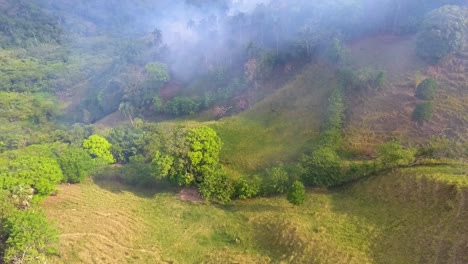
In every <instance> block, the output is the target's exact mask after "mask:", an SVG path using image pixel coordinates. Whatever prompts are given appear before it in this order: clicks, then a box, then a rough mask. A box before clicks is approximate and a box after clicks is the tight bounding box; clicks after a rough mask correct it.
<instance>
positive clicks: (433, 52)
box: [417, 5, 468, 63]
mask: <svg viewBox="0 0 468 264" xmlns="http://www.w3.org/2000/svg"><path fill="white" fill-rule="evenodd" d="M467 19H468V9H467V8H466V7H462V6H449V5H447V6H443V7H441V8H439V9H436V10H434V11H432V12H431V13H429V14H428V15H427V16H426V18H425V19H424V22H423V26H422V28H421V31H420V32H419V35H418V41H417V53H418V55H419V56H421V57H422V58H423V59H426V60H427V61H429V62H433V63H434V62H437V61H438V60H440V59H442V58H443V57H445V56H446V55H448V54H450V53H454V52H458V51H460V50H462V49H463V47H464V45H465V42H466V39H465V38H466V36H465V35H466V30H467Z"/></svg>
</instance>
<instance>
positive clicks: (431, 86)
mask: <svg viewBox="0 0 468 264" xmlns="http://www.w3.org/2000/svg"><path fill="white" fill-rule="evenodd" d="M436 90H437V82H436V81H435V80H433V79H425V80H424V81H422V82H421V83H420V84H419V85H418V87H417V88H416V94H415V96H416V97H417V98H418V99H421V100H434V97H435V95H436Z"/></svg>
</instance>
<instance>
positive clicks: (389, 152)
mask: <svg viewBox="0 0 468 264" xmlns="http://www.w3.org/2000/svg"><path fill="white" fill-rule="evenodd" d="M378 153H379V157H378V162H379V164H380V166H381V167H382V168H394V167H397V166H406V165H409V164H411V163H412V162H414V160H415V154H416V150H415V149H412V148H408V149H405V148H404V147H403V146H402V145H401V144H400V143H399V142H397V141H391V142H388V143H385V144H383V145H382V146H380V148H379V151H378Z"/></svg>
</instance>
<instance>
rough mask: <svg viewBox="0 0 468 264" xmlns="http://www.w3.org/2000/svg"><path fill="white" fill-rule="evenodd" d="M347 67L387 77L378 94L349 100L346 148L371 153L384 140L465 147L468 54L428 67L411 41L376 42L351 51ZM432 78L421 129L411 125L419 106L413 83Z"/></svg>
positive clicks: (373, 39) (364, 42) (375, 39)
mask: <svg viewBox="0 0 468 264" xmlns="http://www.w3.org/2000/svg"><path fill="white" fill-rule="evenodd" d="M350 50H351V61H352V67H353V68H354V69H355V70H358V69H361V68H363V67H371V68H375V69H379V70H383V71H385V72H386V73H387V83H386V85H385V87H384V88H383V89H382V90H381V91H374V92H370V93H366V94H350V95H349V96H348V122H347V126H346V128H345V129H346V132H347V142H348V146H349V148H350V149H353V150H355V151H356V152H358V153H363V154H367V153H371V152H372V151H373V150H374V149H375V146H377V145H378V144H379V143H381V142H383V141H386V140H388V139H389V138H399V139H401V140H402V141H404V142H409V143H415V142H425V141H428V140H429V139H430V138H431V137H432V136H447V137H450V138H453V139H455V140H462V141H465V140H466V137H467V135H468V131H467V128H468V120H467V118H466V113H467V112H468V98H467V94H466V89H467V88H468V84H467V80H466V76H468V60H467V58H468V57H467V52H468V51H465V52H463V53H461V54H457V55H454V56H451V57H448V58H446V59H445V60H443V61H441V62H440V63H439V64H437V65H434V66H430V65H426V64H425V63H423V62H422V61H421V60H420V59H419V58H417V56H416V52H415V51H416V44H415V37H405V38H402V37H396V36H377V37H370V38H366V39H362V40H360V41H357V42H355V43H352V44H351V45H350ZM425 78H434V79H435V80H436V81H437V82H438V84H439V89H438V91H437V95H436V98H435V100H434V116H433V118H432V119H431V120H430V121H429V122H426V123H424V124H418V123H415V122H413V121H412V120H411V116H412V112H413V110H414V109H415V107H416V104H417V103H419V102H420V101H419V100H418V99H417V98H416V97H415V96H414V93H415V89H416V86H417V84H418V83H420V82H421V81H422V80H424V79H425Z"/></svg>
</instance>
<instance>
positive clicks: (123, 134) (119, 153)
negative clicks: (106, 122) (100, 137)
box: [107, 126, 147, 163]
mask: <svg viewBox="0 0 468 264" xmlns="http://www.w3.org/2000/svg"><path fill="white" fill-rule="evenodd" d="M107 138H108V140H109V143H111V144H112V148H111V152H112V154H113V155H114V158H115V159H116V160H117V162H120V163H127V162H128V160H129V158H130V157H132V156H135V155H137V154H142V153H143V148H144V147H145V145H146V140H147V133H146V132H145V131H144V130H143V129H141V128H135V127H132V126H122V127H116V128H113V129H112V130H111V132H110V133H109V135H108V136H107Z"/></svg>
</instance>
